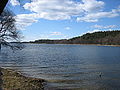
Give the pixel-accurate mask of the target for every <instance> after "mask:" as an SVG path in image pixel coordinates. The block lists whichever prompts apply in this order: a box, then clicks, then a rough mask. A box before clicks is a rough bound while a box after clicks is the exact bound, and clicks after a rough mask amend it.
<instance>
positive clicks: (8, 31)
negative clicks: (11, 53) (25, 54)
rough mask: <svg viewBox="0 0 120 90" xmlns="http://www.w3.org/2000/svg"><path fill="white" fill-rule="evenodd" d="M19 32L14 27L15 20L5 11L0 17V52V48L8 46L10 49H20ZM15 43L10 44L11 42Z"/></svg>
mask: <svg viewBox="0 0 120 90" xmlns="http://www.w3.org/2000/svg"><path fill="white" fill-rule="evenodd" d="M20 37H21V35H20V32H19V31H18V30H17V28H16V26H15V19H14V16H13V14H12V13H11V12H10V11H8V10H5V11H3V13H2V14H1V15H0V50H1V46H8V47H10V48H12V49H22V48H23V47H22V45H21V44H20ZM11 41H12V42H16V43H12V42H11Z"/></svg>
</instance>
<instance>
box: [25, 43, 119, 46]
mask: <svg viewBox="0 0 120 90" xmlns="http://www.w3.org/2000/svg"><path fill="white" fill-rule="evenodd" d="M26 44H48V43H29V42H28V43H26ZM58 44H60V45H95V46H113V47H120V45H114V44H111V45H107V44H62V43H58ZM58 44H57V43H56V45H58Z"/></svg>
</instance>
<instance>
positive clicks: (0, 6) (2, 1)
mask: <svg viewBox="0 0 120 90" xmlns="http://www.w3.org/2000/svg"><path fill="white" fill-rule="evenodd" d="M8 1H9V0H0V15H1V13H2V12H3V10H4V8H5V6H6V5H7V3H8Z"/></svg>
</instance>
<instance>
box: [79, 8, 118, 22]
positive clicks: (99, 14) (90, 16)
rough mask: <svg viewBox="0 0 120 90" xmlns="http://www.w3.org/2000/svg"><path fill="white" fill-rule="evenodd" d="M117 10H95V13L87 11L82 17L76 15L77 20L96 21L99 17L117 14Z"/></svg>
mask: <svg viewBox="0 0 120 90" xmlns="http://www.w3.org/2000/svg"><path fill="white" fill-rule="evenodd" d="M119 15H120V14H119V13H118V12H115V9H114V10H112V11H111V12H97V13H89V14H87V15H85V16H84V17H78V18H77V21H85V22H97V21H99V19H100V18H113V17H116V16H119Z"/></svg>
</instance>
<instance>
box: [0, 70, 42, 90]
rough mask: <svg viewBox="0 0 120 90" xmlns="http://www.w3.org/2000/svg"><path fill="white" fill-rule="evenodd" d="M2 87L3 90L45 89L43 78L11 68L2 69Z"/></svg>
mask: <svg viewBox="0 0 120 90" xmlns="http://www.w3.org/2000/svg"><path fill="white" fill-rule="evenodd" d="M0 72H2V73H3V75H1V80H0V81H1V85H0V86H1V87H2V88H3V90H44V87H43V82H44V80H42V79H37V78H31V77H25V76H23V75H21V74H20V73H18V72H16V71H13V70H10V69H1V71H0Z"/></svg>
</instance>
